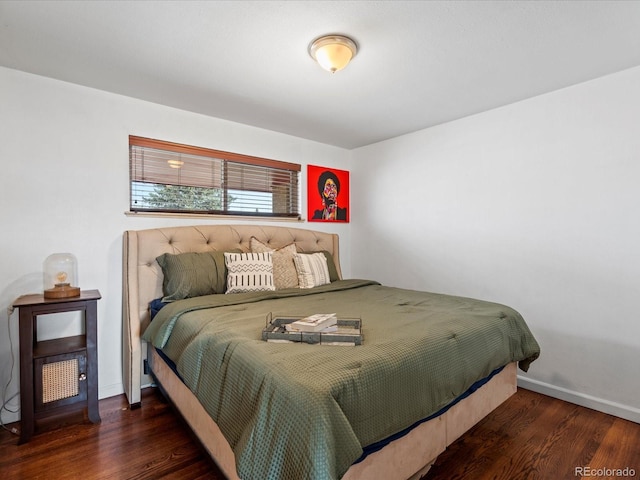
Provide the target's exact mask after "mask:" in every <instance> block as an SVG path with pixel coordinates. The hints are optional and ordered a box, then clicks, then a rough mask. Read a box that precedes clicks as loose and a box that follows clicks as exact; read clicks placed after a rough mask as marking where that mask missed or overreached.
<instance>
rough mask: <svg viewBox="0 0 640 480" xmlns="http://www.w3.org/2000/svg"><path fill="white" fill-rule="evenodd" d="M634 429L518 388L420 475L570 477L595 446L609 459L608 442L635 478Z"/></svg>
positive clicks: (432, 479) (639, 447)
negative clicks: (633, 470)
mask: <svg viewBox="0 0 640 480" xmlns="http://www.w3.org/2000/svg"><path fill="white" fill-rule="evenodd" d="M620 422H621V423H620ZM638 435H640V425H638V424H635V423H632V422H625V421H624V420H621V419H617V418H615V417H613V416H610V415H606V414H604V413H601V412H596V411H594V410H590V409H587V408H583V407H579V406H577V405H573V404H570V403H567V402H563V401H561V400H557V399H554V398H551V397H547V396H544V395H540V394H537V393H534V392H531V391H527V390H523V389H520V390H518V393H517V394H516V395H514V396H513V397H511V398H510V399H509V400H507V401H506V402H505V403H504V404H503V405H502V406H500V407H499V408H498V409H496V411H494V412H493V413H492V414H491V415H489V416H488V417H487V418H485V419H484V420H482V421H481V422H480V423H479V424H478V425H476V426H475V427H474V428H473V429H471V430H470V431H469V432H468V433H467V434H466V435H464V436H463V437H462V438H460V439H459V440H458V441H456V442H455V443H454V444H452V445H451V446H450V447H449V448H448V449H447V451H446V452H444V453H443V454H442V455H441V456H440V457H439V458H438V459H437V460H436V463H435V464H434V466H433V467H432V468H431V470H430V471H429V472H428V473H427V475H426V476H425V477H424V480H452V479H474V480H485V479H493V480H502V479H504V480H521V479H522V480H524V479H527V480H547V479H553V480H556V479H576V478H579V476H578V477H576V475H575V469H576V467H578V466H582V465H585V466H586V465H589V464H590V462H592V459H597V452H598V451H601V452H602V453H601V454H600V455H601V456H602V457H604V458H605V459H606V462H608V463H609V465H611V463H610V462H611V456H610V454H611V452H610V450H611V449H612V448H618V452H619V454H620V459H618V460H616V461H624V462H626V464H629V466H630V467H632V468H635V471H636V474H637V475H638V476H637V477H635V478H640V468H639V467H640V459H639V458H638V455H640V453H638V452H640V441H639V438H638ZM615 439H617V443H614V442H616V440H615ZM620 439H624V440H622V441H621V440H620ZM609 444H610V445H609ZM607 445H608V446H607ZM614 445H621V446H620V447H616V446H614ZM601 449H602V450H601ZM605 449H606V450H605ZM622 459H624V460H622ZM592 463H593V462H592ZM601 478H602V477H601Z"/></svg>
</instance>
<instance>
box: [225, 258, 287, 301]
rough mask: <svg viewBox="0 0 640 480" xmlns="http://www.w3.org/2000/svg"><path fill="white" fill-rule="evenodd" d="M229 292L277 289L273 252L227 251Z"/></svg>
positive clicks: (226, 262)
mask: <svg viewBox="0 0 640 480" xmlns="http://www.w3.org/2000/svg"><path fill="white" fill-rule="evenodd" d="M224 261H225V264H226V266H227V292H226V293H242V292H260V291H269V290H275V286H274V284H273V260H272V258H271V252H264V253H225V254H224Z"/></svg>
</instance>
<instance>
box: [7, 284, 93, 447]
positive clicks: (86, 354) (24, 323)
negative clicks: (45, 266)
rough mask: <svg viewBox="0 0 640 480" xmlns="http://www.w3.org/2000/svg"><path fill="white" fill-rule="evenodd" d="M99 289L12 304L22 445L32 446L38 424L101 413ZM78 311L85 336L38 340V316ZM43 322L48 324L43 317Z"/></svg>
mask: <svg viewBox="0 0 640 480" xmlns="http://www.w3.org/2000/svg"><path fill="white" fill-rule="evenodd" d="M100 298H101V295H100V292H99V291H98V290H83V291H82V292H80V296H78V297H73V298H62V299H49V298H44V296H43V295H42V294H36V295H24V296H22V297H20V298H18V299H17V300H16V301H15V302H14V304H13V306H14V307H16V308H18V309H19V310H20V315H19V330H20V409H21V432H20V441H19V443H25V442H28V441H29V439H30V438H31V437H32V436H33V434H34V433H35V430H36V425H37V423H38V422H40V421H42V420H46V419H50V418H54V417H59V416H65V415H67V414H70V413H73V412H78V411H79V410H81V409H82V410H84V408H85V407H86V411H87V416H88V418H89V420H90V421H91V422H93V423H99V422H100V413H99V411H98V360H97V353H98V352H97V323H98V318H97V317H98V316H97V301H98V300H99V299H100ZM73 311H80V312H82V313H83V316H84V334H82V335H72V336H68V337H63V338H56V339H52V340H42V341H38V335H37V324H38V316H43V315H49V314H53V313H62V312H73ZM41 321H46V320H44V319H41Z"/></svg>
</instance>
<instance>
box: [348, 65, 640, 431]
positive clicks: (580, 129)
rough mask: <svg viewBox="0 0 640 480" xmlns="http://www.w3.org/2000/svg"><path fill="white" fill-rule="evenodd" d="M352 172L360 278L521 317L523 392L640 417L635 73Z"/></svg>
mask: <svg viewBox="0 0 640 480" xmlns="http://www.w3.org/2000/svg"><path fill="white" fill-rule="evenodd" d="M352 178H353V181H352V195H353V201H352V212H353V217H352V220H353V222H352V241H353V245H358V248H357V249H356V248H354V249H353V257H352V271H353V274H354V276H357V277H365V278H375V279H379V280H380V281H382V282H383V283H385V284H390V285H397V286H404V287H409V288H416V289H427V290H430V291H436V292H443V293H449V294H454V295H462V296H470V297H476V298H483V299H487V300H492V301H496V302H499V303H505V304H508V305H510V306H512V307H514V308H516V309H517V310H519V311H520V312H521V313H522V314H523V316H524V317H525V319H526V320H527V322H528V324H529V326H530V327H531V329H532V331H533V332H534V334H535V335H536V337H537V338H538V340H539V342H540V344H541V348H542V354H541V357H540V359H539V360H538V361H536V362H534V363H533V364H532V366H531V369H530V371H529V373H528V374H523V375H522V378H520V384H521V385H522V386H524V387H526V388H530V389H533V390H537V391H540V392H543V393H548V394H551V395H554V396H557V397H559V398H563V399H566V400H570V401H573V402H575V403H579V404H582V405H585V406H589V407H592V408H596V409H599V410H602V411H605V412H609V413H614V414H616V415H619V416H623V417H625V418H629V419H632V420H634V421H636V422H640V396H639V395H638V393H639V392H640V369H638V365H639V361H640V313H639V309H638V301H639V300H640V214H639V209H640V68H634V69H631V70H627V71H624V72H621V73H618V74H615V75H611V76H607V77H603V78H600V79H597V80H594V81H591V82H587V83H584V84H580V85H577V86H574V87H571V88H567V89H564V90H561V91H557V92H554V93H551V94H547V95H543V96H540V97H537V98H533V99H530V100H527V101H523V102H519V103H516V104H513V105H509V106H506V107H503V108H499V109H496V110H493V111H490V112H486V113H483V114H479V115H475V116H472V117H467V118H464V119H461V120H458V121H455V122H451V123H448V124H445V125H441V126H437V127H433V128H429V129H426V130H422V131H419V132H416V133H413V134H410V135H405V136H403V137H399V138H396V139H392V140H389V141H386V142H381V143H378V144H375V145H370V146H368V147H364V148H361V149H358V150H356V151H354V157H353V164H352ZM372 240H373V241H372ZM372 258H377V260H376V261H375V262H374V261H371V259H372Z"/></svg>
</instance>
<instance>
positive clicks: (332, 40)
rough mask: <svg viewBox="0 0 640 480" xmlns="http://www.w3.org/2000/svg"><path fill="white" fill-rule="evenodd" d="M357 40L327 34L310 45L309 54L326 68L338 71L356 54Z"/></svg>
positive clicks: (334, 71) (333, 71) (330, 70)
mask: <svg viewBox="0 0 640 480" xmlns="http://www.w3.org/2000/svg"><path fill="white" fill-rule="evenodd" d="M357 52H358V46H357V45H356V42H354V41H353V40H351V39H350V38H349V37H345V36H343V35H325V36H323V37H320V38H317V39H316V40H314V41H313V42H312V43H311V45H309V55H311V58H313V59H314V60H315V61H316V62H318V64H319V65H320V66H321V67H322V68H324V69H325V70H327V71H329V72H331V73H336V72H337V71H338V70H342V69H343V68H344V67H346V66H347V65H348V64H349V62H350V61H351V59H352V58H353V57H355V56H356V53H357Z"/></svg>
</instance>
